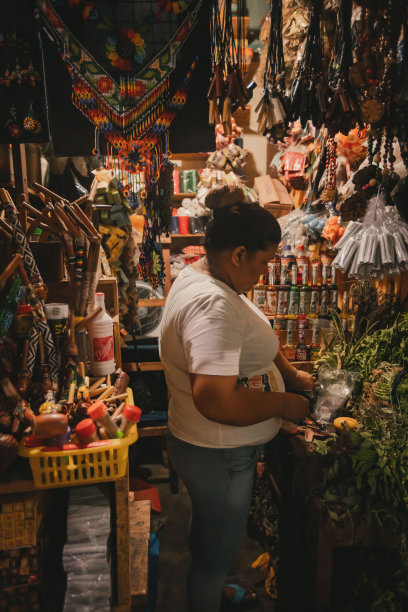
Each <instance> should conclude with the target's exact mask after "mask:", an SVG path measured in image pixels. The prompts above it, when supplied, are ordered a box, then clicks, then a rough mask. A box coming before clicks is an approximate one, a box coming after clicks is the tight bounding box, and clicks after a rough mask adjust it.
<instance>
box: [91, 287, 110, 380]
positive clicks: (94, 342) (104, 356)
mask: <svg viewBox="0 0 408 612" xmlns="http://www.w3.org/2000/svg"><path fill="white" fill-rule="evenodd" d="M99 306H100V307H101V308H102V310H101V312H100V313H99V314H98V315H97V316H96V317H95V319H94V320H93V321H92V323H91V324H90V326H89V343H90V358H91V368H90V369H91V372H92V374H94V375H95V376H106V375H107V374H113V372H114V371H115V358H114V343H113V321H112V317H110V316H109V315H108V313H107V312H106V310H105V294H104V293H95V308H98V307H99Z"/></svg>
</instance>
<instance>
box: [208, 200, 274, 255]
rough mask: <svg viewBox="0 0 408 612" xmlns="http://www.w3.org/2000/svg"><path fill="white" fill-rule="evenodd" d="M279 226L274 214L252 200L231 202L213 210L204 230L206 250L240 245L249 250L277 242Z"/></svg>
mask: <svg viewBox="0 0 408 612" xmlns="http://www.w3.org/2000/svg"><path fill="white" fill-rule="evenodd" d="M280 241H281V229H280V226H279V223H278V222H277V221H276V219H275V217H273V215H272V214H271V213H270V212H268V211H267V210H265V209H264V208H262V206H259V204H255V203H247V202H235V203H231V204H228V205H227V206H222V207H220V208H216V209H215V210H214V218H213V219H211V221H209V223H208V225H207V231H206V233H205V241H204V245H205V249H206V251H207V252H211V251H224V250H226V249H234V248H235V247H237V246H241V245H242V246H244V247H245V248H246V250H247V251H248V252H250V253H255V252H256V251H265V250H266V249H267V248H268V247H269V246H271V245H274V244H279V242H280Z"/></svg>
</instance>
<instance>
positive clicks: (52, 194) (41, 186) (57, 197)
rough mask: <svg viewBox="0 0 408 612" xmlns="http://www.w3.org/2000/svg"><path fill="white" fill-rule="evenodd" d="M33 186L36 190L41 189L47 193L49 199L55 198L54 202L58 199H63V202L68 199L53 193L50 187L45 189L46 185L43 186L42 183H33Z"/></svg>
mask: <svg viewBox="0 0 408 612" xmlns="http://www.w3.org/2000/svg"><path fill="white" fill-rule="evenodd" d="M33 187H34V188H35V189H36V190H37V191H42V192H43V193H45V194H46V195H48V196H49V197H50V198H51V200H55V201H56V202H59V201H60V200H63V201H64V202H68V200H67V199H66V198H62V197H61V196H59V195H58V194H56V193H54V192H53V191H51V190H50V189H47V187H44V185H40V184H39V183H33Z"/></svg>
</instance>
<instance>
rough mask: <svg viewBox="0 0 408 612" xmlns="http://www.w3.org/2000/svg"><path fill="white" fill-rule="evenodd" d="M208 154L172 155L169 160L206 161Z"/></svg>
mask: <svg viewBox="0 0 408 612" xmlns="http://www.w3.org/2000/svg"><path fill="white" fill-rule="evenodd" d="M208 156H209V153H172V155H171V159H187V160H189V159H207V157H208Z"/></svg>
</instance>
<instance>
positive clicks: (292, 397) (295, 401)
mask: <svg viewBox="0 0 408 612" xmlns="http://www.w3.org/2000/svg"><path fill="white" fill-rule="evenodd" d="M286 397H287V402H286V406H285V410H284V411H283V412H282V414H281V416H282V418H283V419H285V420H286V421H294V422H298V421H303V419H305V418H306V417H308V416H309V415H310V403H309V401H308V400H307V399H306V398H305V397H303V396H302V395H297V394H296V393H286Z"/></svg>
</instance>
